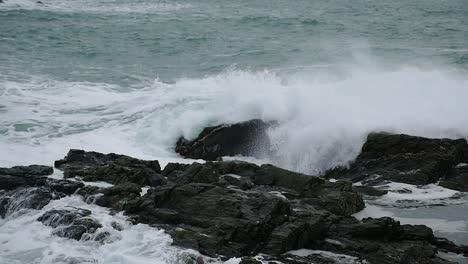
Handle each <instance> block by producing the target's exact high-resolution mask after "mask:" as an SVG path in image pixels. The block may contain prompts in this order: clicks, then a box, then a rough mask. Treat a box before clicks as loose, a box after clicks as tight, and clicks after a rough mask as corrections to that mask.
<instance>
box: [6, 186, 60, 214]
mask: <svg viewBox="0 0 468 264" xmlns="http://www.w3.org/2000/svg"><path fill="white" fill-rule="evenodd" d="M63 196H65V194H63V193H55V192H54V191H53V190H51V189H50V188H47V187H24V188H17V189H15V190H12V191H3V192H0V216H1V217H2V218H4V217H6V216H7V215H11V214H13V213H15V212H19V211H20V210H22V209H42V208H43V207H44V206H46V205H47V204H48V203H49V202H50V201H51V200H55V199H59V198H62V197H63Z"/></svg>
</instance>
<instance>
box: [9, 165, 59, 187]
mask: <svg viewBox="0 0 468 264" xmlns="http://www.w3.org/2000/svg"><path fill="white" fill-rule="evenodd" d="M52 173H53V169H52V167H48V166H41V165H31V166H15V167H12V168H0V190H13V189H16V188H19V187H32V186H42V185H44V184H45V182H46V180H47V177H45V176H47V175H50V174H52Z"/></svg>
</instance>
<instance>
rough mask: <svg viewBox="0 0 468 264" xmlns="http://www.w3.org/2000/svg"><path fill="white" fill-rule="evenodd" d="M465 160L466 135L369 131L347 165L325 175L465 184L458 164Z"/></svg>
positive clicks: (368, 181) (371, 181) (369, 182)
mask: <svg viewBox="0 0 468 264" xmlns="http://www.w3.org/2000/svg"><path fill="white" fill-rule="evenodd" d="M467 161H468V144H467V142H466V140H465V139H457V140H451V139H429V138H422V137H415V136H409V135H401V134H387V133H372V134H370V135H369V136H368V138H367V141H366V143H365V144H364V146H363V147H362V150H361V153H360V154H359V156H358V157H357V158H356V160H355V161H354V162H352V163H351V164H350V166H349V168H335V169H333V170H330V171H328V172H327V173H326V176H325V177H327V178H335V179H348V180H351V181H353V182H358V181H363V183H364V184H367V185H375V184H379V183H381V182H383V181H385V180H389V181H394V182H402V183H409V184H416V185H423V184H429V183H435V182H437V181H439V180H442V181H444V182H445V185H446V186H449V185H450V182H457V183H458V182H459V183H462V184H463V183H465V184H466V177H463V176H460V175H461V174H463V170H464V169H463V167H457V165H458V164H460V163H465V162H467ZM467 163H468V162H467ZM465 186H466V185H465ZM465 190H466V189H465Z"/></svg>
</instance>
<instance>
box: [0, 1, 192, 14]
mask: <svg viewBox="0 0 468 264" xmlns="http://www.w3.org/2000/svg"><path fill="white" fill-rule="evenodd" d="M39 2H41V3H38V0H5V1H4V3H3V4H2V5H1V6H0V10H1V9H6V10H42V11H53V12H67V13H68V12H72V13H75V12H77V13H96V14H102V13H105V14H121V13H136V14H157V13H166V12H175V11H179V10H185V9H190V8H192V5H190V4H182V3H175V2H171V3H165V2H161V1H153V2H144V1H136V2H132V3H129V2H125V1H90V0H85V1H80V2H77V1H72V0H60V1H51V0H41V1H39Z"/></svg>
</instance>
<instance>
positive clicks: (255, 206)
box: [76, 152, 465, 263]
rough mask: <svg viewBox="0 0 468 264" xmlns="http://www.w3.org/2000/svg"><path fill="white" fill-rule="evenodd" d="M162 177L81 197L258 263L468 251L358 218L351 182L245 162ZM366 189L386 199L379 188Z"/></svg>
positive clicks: (377, 259)
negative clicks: (144, 186)
mask: <svg viewBox="0 0 468 264" xmlns="http://www.w3.org/2000/svg"><path fill="white" fill-rule="evenodd" d="M84 155H87V152H85V153H84ZM108 162H112V161H108ZM82 166H83V167H84V168H87V167H88V166H87V165H85V164H82ZM76 169H78V167H76ZM161 175H162V176H163V177H164V181H161V182H158V183H157V184H153V185H152V186H151V188H150V189H149V190H148V191H147V193H146V194H144V195H142V196H141V188H140V186H139V185H138V184H136V183H131V182H124V183H121V184H118V185H115V186H113V187H110V188H103V189H102V188H101V189H100V188H97V187H92V188H82V189H81V190H80V191H78V193H79V194H82V195H83V196H85V199H87V200H89V198H90V197H95V199H91V200H93V201H95V203H96V204H98V205H101V206H105V207H110V208H112V209H114V210H117V211H124V213H125V214H126V215H127V216H128V217H129V218H130V219H132V221H133V222H134V223H145V224H150V225H152V226H157V227H160V228H163V229H165V230H166V232H168V233H169V234H170V235H171V236H172V238H173V240H174V244H175V245H178V246H182V247H188V248H193V249H196V250H198V251H200V252H201V253H203V254H206V255H209V256H224V257H241V256H244V258H243V262H242V263H258V262H256V261H257V260H255V259H254V258H252V257H247V256H255V255H257V254H266V257H265V258H266V259H267V260H271V261H275V260H277V261H282V262H283V263H311V262H314V263H337V261H338V260H337V259H334V258H332V257H324V256H321V255H309V256H302V257H301V256H295V255H291V254H286V253H287V252H289V251H291V250H295V249H300V248H308V249H312V250H318V251H320V250H322V251H331V252H334V253H336V254H346V255H347V256H346V257H347V258H349V260H350V262H349V263H364V262H362V261H364V260H365V261H368V263H448V262H447V261H445V260H442V259H440V258H438V257H437V256H436V253H437V250H438V248H442V249H443V248H450V250H452V251H459V252H465V251H464V250H465V249H464V248H463V247H459V246H457V245H455V244H453V243H452V244H450V243H449V242H444V241H443V240H440V239H437V238H435V237H434V235H433V233H432V230H431V229H429V228H427V227H425V226H411V225H400V223H399V222H397V221H395V220H393V219H391V218H378V219H372V218H369V219H364V220H363V221H359V220H357V219H355V218H354V217H352V216H351V214H353V213H356V212H358V211H360V210H361V209H362V208H363V207H364V203H363V200H362V198H361V196H360V195H359V194H358V193H356V192H355V191H353V188H352V186H351V182H349V181H337V182H329V181H327V180H325V179H322V178H319V177H315V176H310V175H304V174H300V173H296V172H292V171H288V170H285V169H281V168H278V167H275V166H272V165H262V166H257V165H255V164H251V163H247V162H240V161H230V162H207V163H203V164H200V163H193V164H190V165H187V164H178V163H169V164H168V165H167V166H166V167H165V169H164V170H163V171H161ZM361 191H362V190H361ZM364 191H365V192H377V194H376V195H381V193H379V191H378V190H374V189H373V188H367V189H365V188H364ZM341 261H342V259H341Z"/></svg>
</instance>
